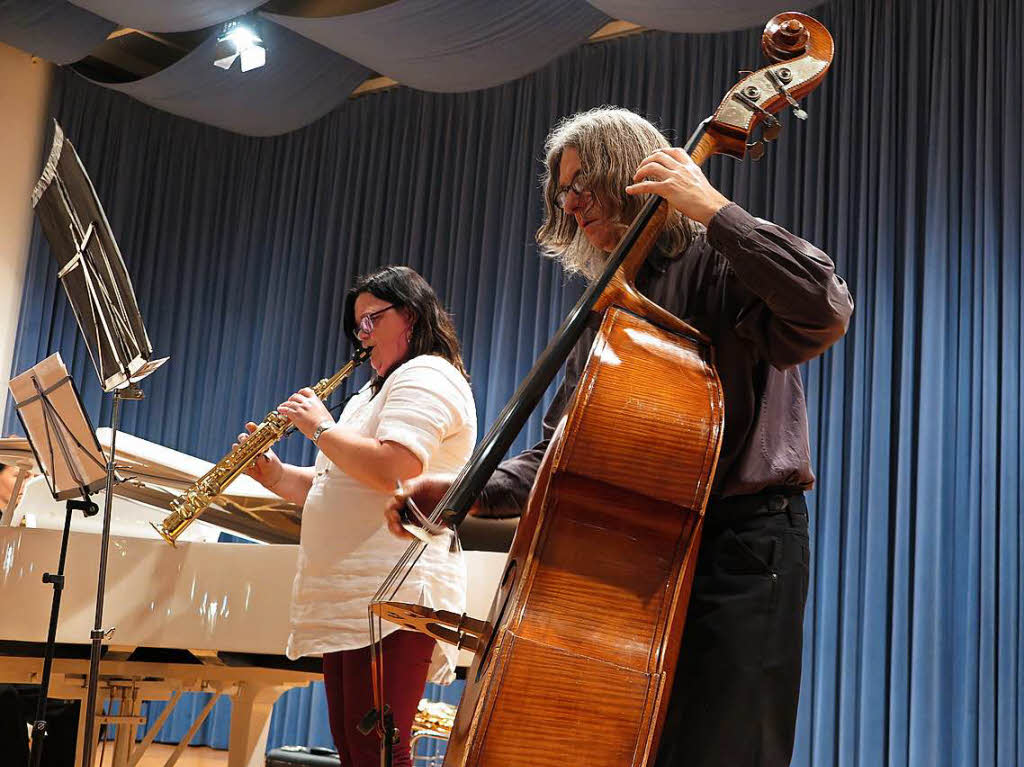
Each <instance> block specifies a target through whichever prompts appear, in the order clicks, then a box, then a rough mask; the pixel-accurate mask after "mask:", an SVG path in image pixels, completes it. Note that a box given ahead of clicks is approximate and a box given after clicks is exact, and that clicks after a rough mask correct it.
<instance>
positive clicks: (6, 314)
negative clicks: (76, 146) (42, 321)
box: [0, 44, 53, 422]
mask: <svg viewBox="0 0 1024 767" xmlns="http://www.w3.org/2000/svg"><path fill="white" fill-rule="evenodd" d="M52 79H53V65H51V64H50V63H49V62H46V61H43V60H42V59H37V58H34V57H32V56H30V55H29V54H27V53H23V52H22V51H19V50H17V49H16V48H11V47H9V46H6V45H3V44H0V115H2V117H0V178H2V183H0V387H2V392H3V394H6V392H7V381H8V378H9V376H10V374H11V370H10V368H11V357H12V356H13V354H14V336H15V333H16V331H17V329H18V314H19V311H20V308H21V292H22V285H23V283H24V279H25V264H26V262H27V261H28V251H29V241H30V237H31V234H32V201H31V194H32V187H33V185H34V184H35V182H36V179H37V178H38V176H39V168H40V166H41V164H42V163H41V158H42V143H43V133H44V130H43V129H44V127H45V120H46V112H47V106H48V101H49V94H50V83H51V81H52ZM18 372H20V371H18ZM6 406H7V397H6V396H0V422H2V421H3V417H4V409H5V407H6Z"/></svg>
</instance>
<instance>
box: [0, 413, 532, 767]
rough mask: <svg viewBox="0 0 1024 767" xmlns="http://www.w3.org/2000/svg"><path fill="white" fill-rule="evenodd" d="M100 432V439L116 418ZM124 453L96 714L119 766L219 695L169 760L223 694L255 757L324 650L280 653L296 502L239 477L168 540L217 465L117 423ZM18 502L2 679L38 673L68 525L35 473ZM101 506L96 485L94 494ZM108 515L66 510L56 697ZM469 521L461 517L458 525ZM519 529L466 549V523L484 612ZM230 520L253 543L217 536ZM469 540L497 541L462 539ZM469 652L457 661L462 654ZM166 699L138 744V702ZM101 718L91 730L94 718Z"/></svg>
mask: <svg viewBox="0 0 1024 767" xmlns="http://www.w3.org/2000/svg"><path fill="white" fill-rule="evenodd" d="M97 436H98V437H99V440H100V444H101V445H102V446H103V447H104V449H107V447H108V445H109V441H110V433H109V430H104V429H100V430H99V431H98V434H97ZM0 462H2V463H6V464H14V465H17V466H18V467H20V468H21V469H23V470H24V473H23V474H22V475H20V476H22V477H24V476H27V475H28V472H30V471H32V470H34V469H35V461H34V458H33V455H32V451H31V448H30V447H29V445H28V443H27V441H26V440H23V439H19V438H7V439H2V440H0ZM117 463H118V466H120V467H123V468H122V469H120V471H119V476H120V478H121V479H122V480H123V481H122V482H120V483H118V484H117V486H116V488H115V492H114V499H113V503H112V516H111V538H110V548H109V555H108V565H107V568H108V569H107V578H106V595H105V601H104V615H103V618H104V627H105V628H113V629H114V631H113V633H112V634H111V636H110V637H109V638H108V639H107V640H106V642H105V644H104V655H103V660H102V663H101V666H100V680H99V696H98V700H99V701H100V703H103V702H111V703H114V702H116V705H114V706H108V707H107V712H106V713H104V710H103V709H104V707H103V706H102V705H98V706H97V710H98V715H97V719H96V724H97V725H99V724H112V725H115V726H116V728H115V732H116V734H115V737H114V743H113V748H112V750H113V761H112V765H116V766H117V767H134V766H135V765H137V764H138V763H139V761H140V759H141V758H142V755H143V753H144V752H145V750H146V749H147V748H148V747H149V745H150V744H151V743H152V742H153V739H154V737H155V735H156V733H157V732H158V731H159V730H160V728H161V727H162V726H163V723H164V722H165V721H166V720H167V718H168V716H169V715H170V713H171V712H172V711H173V710H174V708H175V706H176V705H177V703H178V702H179V701H180V700H181V699H182V695H183V694H184V693H187V692H209V693H213V695H212V696H211V698H210V701H209V703H208V704H207V705H206V706H205V707H204V708H203V709H202V711H201V712H200V713H199V715H198V716H197V717H196V719H195V721H194V722H193V723H192V725H191V727H190V728H189V730H188V732H187V734H186V735H185V737H183V738H182V740H181V742H180V743H179V744H178V746H177V748H176V749H175V751H174V752H173V754H172V755H171V756H170V757H169V758H168V761H167V764H168V765H172V764H173V763H174V762H175V761H176V760H177V759H178V757H179V756H180V754H181V752H182V751H183V750H184V749H185V747H186V746H187V745H188V743H189V741H190V740H191V738H192V737H193V736H194V734H195V732H196V731H197V730H198V729H199V727H200V726H201V725H202V723H203V720H204V719H205V718H206V716H207V714H209V712H210V710H211V709H212V708H213V704H214V703H215V702H216V701H217V700H218V699H219V698H220V697H222V696H228V697H229V698H230V699H231V701H232V710H231V711H232V713H231V734H230V740H229V752H228V764H229V766H230V767H243V765H245V766H247V767H257V765H259V766H262V765H263V763H264V752H265V750H266V741H267V733H268V730H269V726H270V715H271V712H272V709H273V705H274V702H275V701H276V700H277V699H278V698H279V697H280V695H281V694H282V693H284V692H286V691H287V690H289V689H291V688H293V687H300V686H305V685H308V684H310V683H311V682H313V681H316V680H318V679H321V678H322V676H321V672H320V666H319V659H302V660H300V661H298V662H292V661H289V660H287V659H286V658H285V657H284V654H283V652H284V647H285V644H286V640H287V636H288V605H289V599H290V595H291V587H292V579H293V576H294V573H295V562H296V556H297V554H298V546H297V545H296V544H297V542H298V535H299V510H298V509H297V508H296V507H295V506H293V505H291V504H288V503H286V502H284V501H281V500H280V499H279V498H277V497H276V496H273V495H272V494H270V493H269V492H267V491H266V490H264V488H263V487H261V486H260V485H259V484H258V483H256V482H254V481H253V480H251V479H250V478H249V477H246V476H242V477H240V478H239V479H238V480H237V481H236V482H235V483H234V484H233V485H232V486H231V488H230V495H225V496H223V497H221V498H220V499H219V500H218V503H217V504H216V505H215V506H213V507H211V508H210V510H209V511H208V512H207V513H205V514H204V516H203V521H198V522H196V523H194V524H193V525H192V526H191V527H190V528H189V529H188V530H187V531H186V533H185V534H184V535H183V536H182V537H181V538H180V539H179V540H178V545H177V546H176V547H174V548H172V547H171V546H169V545H168V544H167V543H166V542H164V541H163V539H161V538H160V537H159V536H158V535H157V533H156V531H155V530H154V529H153V528H152V527H151V526H150V523H151V522H152V523H159V522H160V521H161V520H162V519H163V518H164V517H165V516H166V514H167V513H168V510H169V501H170V499H171V498H173V497H174V496H175V495H176V494H177V493H178V492H180V491H181V490H182V489H184V488H185V487H187V486H188V485H189V484H190V483H191V482H193V481H194V480H195V479H196V478H198V477H200V476H202V475H203V474H204V473H205V472H206V471H207V470H208V469H209V468H211V464H209V463H208V462H206V461H202V460H200V459H198V458H195V457H193V456H189V455H185V454H183V453H179V452H176V451H173V450H170V449H168V448H165V447H162V446H160V445H155V444H153V443H150V442H146V441H144V440H141V439H138V438H136V437H132V436H131V435H129V434H125V433H124V432H120V433H118V435H117ZM23 490H24V493H23V496H22V498H21V500H20V502H18V503H17V504H16V505H15V504H14V503H13V502H12V504H11V505H10V507H9V508H5V509H2V510H0V513H2V517H0V615H2V616H4V617H3V620H2V621H0V683H24V684H39V682H40V681H41V677H42V665H43V661H42V658H43V648H44V644H45V641H46V633H47V628H48V626H49V614H50V603H51V598H52V587H51V586H49V585H46V584H44V583H43V582H42V575H43V573H44V572H47V571H48V572H55V571H56V569H57V560H58V556H59V553H60V540H61V531H62V528H63V525H64V518H65V507H64V503H63V502H57V501H54V500H53V498H52V497H51V495H50V493H49V489H48V488H47V486H46V483H45V480H44V479H43V478H42V477H39V476H35V477H32V478H30V479H27V481H26V482H25V483H24V487H23ZM94 500H95V501H96V502H97V503H98V504H99V505H100V508H101V509H102V506H103V500H104V499H103V495H102V493H101V494H100V495H99V496H96V497H94ZM101 524H102V514H100V515H96V516H94V517H91V518H85V517H83V515H82V513H81V512H75V513H74V517H73V520H72V525H71V534H70V539H69V544H68V555H67V564H66V567H65V576H66V584H65V588H64V591H63V596H62V601H61V609H60V621H59V624H58V630H57V642H58V651H57V655H56V658H55V661H54V665H53V671H52V676H51V681H50V697H51V698H65V699H78V700H82V701H84V699H85V696H86V691H87V683H88V678H87V675H88V669H89V636H90V631H91V630H92V627H93V620H94V613H95V599H96V574H97V571H98V562H99V544H100V536H99V534H98V533H99V532H100V528H101ZM464 529H465V528H464ZM513 529H514V528H513V527H511V526H509V525H508V524H504V525H501V524H499V525H498V526H497V529H493V528H492V529H489V530H485V532H484V533H483V538H482V539H481V538H480V535H479V532H478V533H477V535H476V536H475V537H477V539H478V540H483V543H482V544H481V545H476V546H474V544H473V542H472V540H471V539H472V538H473V537H474V536H473V535H472V534H471V535H470V540H467V536H466V534H465V532H463V531H460V535H461V536H462V538H463V543H464V546H465V548H466V549H467V551H466V562H467V567H468V569H469V584H470V592H469V599H468V606H467V614H468V615H471V616H478V617H483V616H486V615H487V613H488V609H489V607H490V603H491V599H492V597H493V595H494V592H495V590H496V588H497V584H498V579H499V577H500V575H501V572H502V569H503V567H504V564H505V559H506V554H505V553H504V552H505V551H507V544H508V543H509V542H510V540H511V534H512V531H513ZM223 531H227V532H230V533H233V534H236V535H239V536H242V537H244V538H248V539H250V540H253V541H256V542H258V543H259V544H260V545H239V544H233V543H218V542H217V539H218V538H219V537H220V534H221V532H223ZM472 548H484V549H496V550H490V551H471V550H469V549H472ZM470 661H471V657H470V655H469V653H467V652H464V655H463V657H462V658H461V659H460V664H463V665H465V666H468V665H469V663H470ZM148 700H162V701H167V706H166V707H165V708H164V709H163V711H162V712H161V714H160V716H159V718H158V719H157V720H156V722H155V723H154V724H153V725H152V726H151V727H150V728H149V730H148V731H147V732H146V733H145V734H144V735H143V737H142V739H141V740H140V741H138V742H136V740H137V734H138V732H139V728H140V727H141V726H142V725H144V724H145V719H144V718H143V717H142V716H141V713H140V712H141V707H142V704H143V703H144V702H145V701H148ZM79 710H80V715H79V716H80V718H79V726H78V744H77V754H78V756H77V757H76V764H80V763H81V754H82V745H83V743H82V738H83V734H84V731H85V727H84V722H83V719H84V716H85V705H84V702H83V705H81V706H80V709H79ZM95 729H96V730H97V731H98V729H99V728H98V727H97V728H95Z"/></svg>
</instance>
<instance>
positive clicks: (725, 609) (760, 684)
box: [656, 492, 810, 767]
mask: <svg viewBox="0 0 1024 767" xmlns="http://www.w3.org/2000/svg"><path fill="white" fill-rule="evenodd" d="M809 563H810V549H809V545H808V536H807V505H806V503H805V502H804V498H803V495H802V494H797V495H786V494H784V493H782V492H779V493H771V492H769V493H764V494H761V495H756V496H743V497H741V498H727V499H722V500H719V501H716V502H713V503H710V504H708V511H707V515H706V517H705V525H704V537H703V539H702V541H701V547H700V551H699V554H698V562H697V573H696V575H695V577H694V584H693V591H692V592H691V597H690V607H689V612H688V613H687V616H686V628H685V630H684V633H683V642H682V647H681V650H680V654H679V663H678V665H677V668H676V676H675V681H674V683H673V687H672V695H671V697H670V699H669V710H668V715H667V718H666V721H665V728H664V730H663V731H662V737H661V746H660V749H659V752H658V758H657V761H656V765H657V767H719V765H721V767H726V766H728V767H787V766H788V765H789V762H790V758H791V757H792V754H793V739H794V732H795V727H796V711H797V698H798V696H799V692H800V650H801V638H802V629H803V614H804V603H805V602H806V599H807V583H808V573H809Z"/></svg>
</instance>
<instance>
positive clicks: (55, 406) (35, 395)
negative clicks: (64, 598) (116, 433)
mask: <svg viewBox="0 0 1024 767" xmlns="http://www.w3.org/2000/svg"><path fill="white" fill-rule="evenodd" d="M9 388H10V390H11V396H12V397H13V398H14V404H15V407H16V408H17V413H18V419H19V420H20V421H21V425H22V427H23V428H24V429H25V435H26V436H27V437H28V442H29V445H31V446H32V452H33V454H34V455H35V457H36V464H37V465H38V466H39V470H40V471H41V472H42V474H43V476H44V477H45V478H46V484H47V485H48V486H49V488H50V494H51V495H53V498H54V500H57V501H66V508H67V513H66V514H65V516H64V532H63V535H62V536H61V540H60V557H59V559H58V563H57V572H56V574H52V573H43V583H49V584H50V585H51V586H53V600H52V602H51V603H50V627H49V630H48V632H47V634H46V650H45V652H44V653H43V678H42V681H41V683H40V689H39V698H38V700H37V701H36V718H35V721H34V722H33V724H32V760H31V764H32V767H39V765H40V764H42V758H43V744H44V741H45V739H46V727H47V725H46V699H47V696H48V694H49V691H50V671H51V669H52V667H53V656H54V650H55V647H56V644H57V620H58V616H59V614H60V598H61V592H62V590H63V589H64V563H65V560H66V558H67V552H68V536H69V534H70V531H71V515H72V513H73V512H74V511H75V510H76V509H77V510H79V511H81V512H82V513H83V514H85V516H92V515H93V514H95V513H96V512H97V511H98V510H97V508H96V504H95V503H93V502H92V500H91V499H90V497H89V496H90V493H92V492H95V491H96V490H99V489H100V488H101V487H103V486H104V485H105V484H106V481H107V471H106V460H105V459H104V456H103V451H102V450H101V449H100V443H99V442H98V441H97V439H96V433H95V431H94V430H93V428H92V424H91V423H90V422H89V417H88V416H87V415H86V413H85V411H84V410H83V409H82V402H81V400H80V399H79V397H78V392H77V391H76V389H75V385H74V382H73V381H72V380H71V377H70V376H69V375H68V371H67V368H65V367H64V362H63V360H61V358H60V355H59V354H52V355H50V356H49V357H47V358H46V359H44V360H43V361H42V362H39V363H37V364H36V365H35V366H34V367H32V368H30V369H29V370H27V371H25V372H24V373H22V374H21V375H19V376H15V377H14V378H12V379H11V381H10V384H9ZM79 499H80V500H79Z"/></svg>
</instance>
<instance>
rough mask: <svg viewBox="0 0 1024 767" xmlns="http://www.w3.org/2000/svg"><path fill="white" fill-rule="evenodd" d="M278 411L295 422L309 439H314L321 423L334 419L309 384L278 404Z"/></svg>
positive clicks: (297, 427) (296, 426)
mask: <svg viewBox="0 0 1024 767" xmlns="http://www.w3.org/2000/svg"><path fill="white" fill-rule="evenodd" d="M277 412H278V413H280V414H281V415H283V416H284V417H285V418H287V419H288V420H289V421H291V422H292V423H293V424H295V428H296V429H298V430H299V431H301V432H302V433H303V434H305V435H306V437H307V438H308V439H313V432H315V431H316V427H317V426H319V425H320V424H321V423H323V422H324V421H333V420H334V418H333V416H331V412H330V411H329V410H328V409H327V406H326V405H325V404H324V403H323V402H322V401H321V400H320V398H319V397H318V396H316V394H315V393H314V392H313V390H312V389H310V388H309V387H308V386H307V387H306V388H305V389H299V390H298V391H297V392H295V394H293V395H292V396H290V397H289V398H288V399H286V400H285V401H284V402H282V403H281V404H280V405H278V406H277Z"/></svg>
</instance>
